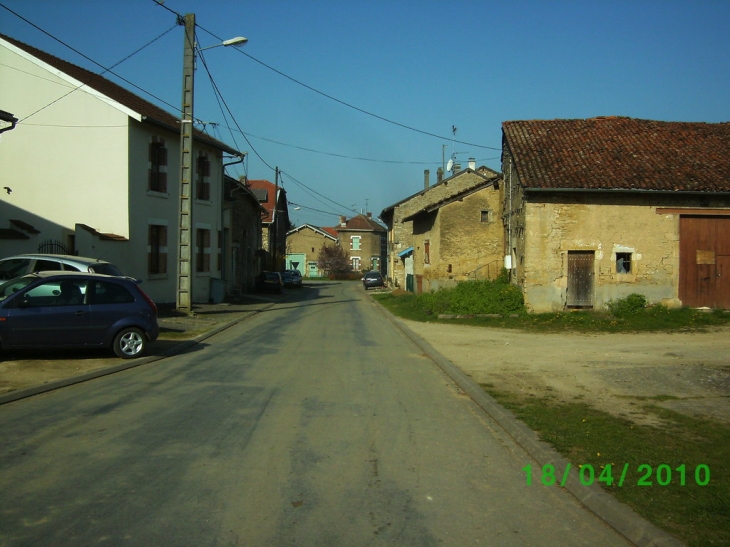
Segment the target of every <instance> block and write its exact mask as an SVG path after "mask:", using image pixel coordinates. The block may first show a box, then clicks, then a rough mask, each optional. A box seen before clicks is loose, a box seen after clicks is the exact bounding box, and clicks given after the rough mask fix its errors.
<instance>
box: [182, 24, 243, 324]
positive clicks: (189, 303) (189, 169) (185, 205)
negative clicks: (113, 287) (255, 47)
mask: <svg viewBox="0 0 730 547" xmlns="http://www.w3.org/2000/svg"><path fill="white" fill-rule="evenodd" d="M247 41H248V40H247V39H246V38H244V37H242V36H238V37H236V38H231V39H230V40H226V41H224V42H221V43H220V44H216V45H214V46H210V47H208V48H203V49H210V48H211V47H218V46H238V45H242V44H245V43H246V42H247ZM183 46H184V54H183V85H182V87H183V89H182V109H181V110H182V118H181V120H180V204H179V211H178V264H177V291H176V299H175V300H176V306H177V309H178V310H180V311H183V312H187V313H192V311H193V272H194V267H193V262H192V260H193V245H194V241H195V238H194V236H195V234H194V231H193V230H194V225H193V199H192V187H193V119H194V118H193V103H194V93H195V48H196V44H195V14H194V13H188V14H187V15H185V40H184V44H183Z"/></svg>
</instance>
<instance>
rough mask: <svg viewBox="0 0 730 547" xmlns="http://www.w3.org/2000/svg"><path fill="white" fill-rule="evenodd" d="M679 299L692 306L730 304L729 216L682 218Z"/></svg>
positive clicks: (722, 306)
mask: <svg viewBox="0 0 730 547" xmlns="http://www.w3.org/2000/svg"><path fill="white" fill-rule="evenodd" d="M678 292H679V299H680V300H681V301H682V304H683V305H685V306H691V307H693V308H698V307H705V306H706V307H709V308H724V309H728V308H730V218H728V217H711V216H682V217H680V219H679V291H678Z"/></svg>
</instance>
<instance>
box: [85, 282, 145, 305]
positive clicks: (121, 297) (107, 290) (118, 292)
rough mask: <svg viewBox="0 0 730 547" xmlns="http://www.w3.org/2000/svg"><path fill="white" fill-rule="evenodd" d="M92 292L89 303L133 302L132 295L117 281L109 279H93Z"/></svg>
mask: <svg viewBox="0 0 730 547" xmlns="http://www.w3.org/2000/svg"><path fill="white" fill-rule="evenodd" d="M92 287H93V294H92V295H91V297H90V299H89V300H90V301H89V304H91V305H92V306H94V305H101V304H131V303H132V302H134V296H132V295H131V293H130V292H129V291H128V290H127V289H125V288H124V287H122V286H121V285H119V284H117V283H110V282H109V281H95V282H94V284H93V285H92Z"/></svg>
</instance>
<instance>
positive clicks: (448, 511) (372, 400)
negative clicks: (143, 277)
mask: <svg viewBox="0 0 730 547" xmlns="http://www.w3.org/2000/svg"><path fill="white" fill-rule="evenodd" d="M0 431H1V432H2V433H1V437H0V439H1V441H0V442H1V445H0V493H1V495H0V546H3V547H10V546H17V545H33V546H54V547H60V546H64V545H69V546H79V545H84V546H86V545H89V546H90V545H112V546H116V545H130V546H140V545H145V546H155V545H159V546H163V545H164V546H177V545H180V546H196V547H202V546H206V545H220V546H228V545H246V546H256V547H258V546H273V547H280V546H285V545H297V546H307V545H311V546H317V547H324V546H332V547H343V546H357V547H360V546H369V545H373V546H375V545H395V546H419V547H429V546H435V545H446V546H457V547H464V546H467V545H490V546H499V545H508V546H512V545H540V546H549V545H561V546H568V545H576V546H577V545H580V546H583V545H587V544H592V545H602V546H611V545H626V543H625V542H624V541H623V540H622V539H621V538H620V537H619V536H618V535H617V534H616V533H615V532H614V531H613V530H612V529H610V528H608V527H607V526H606V525H604V524H603V523H601V522H600V521H599V520H598V519H597V518H596V517H595V516H593V515H592V514H591V513H589V512H587V511H586V510H585V509H583V508H582V506H580V504H579V503H578V502H577V501H576V500H575V499H574V498H573V497H571V496H570V495H569V494H567V493H566V492H564V491H562V490H560V489H559V488H557V487H545V486H542V485H541V484H539V481H535V480H534V478H533V484H532V485H530V486H527V485H526V480H525V472H524V471H523V468H524V467H525V466H527V465H528V464H531V465H532V466H533V468H536V467H537V465H536V464H535V462H534V461H533V460H531V459H530V457H529V456H528V455H527V454H526V453H525V452H524V451H523V449H522V448H520V447H519V446H518V445H516V444H515V443H514V442H513V441H512V439H511V438H510V437H509V436H508V435H506V434H505V433H504V431H503V430H502V429H500V427H499V426H497V425H496V424H495V423H494V422H493V421H492V420H491V419H490V418H489V417H487V416H486V414H484V413H483V411H482V410H481V409H480V408H479V407H477V406H476V405H475V404H474V403H473V402H472V400H471V399H470V398H469V397H467V396H466V395H464V394H463V392H461V391H460V390H459V389H458V388H457V387H456V386H455V385H454V384H453V383H452V382H451V381H450V380H449V379H448V377H447V376H446V375H445V374H444V373H443V372H442V371H441V369H439V368H438V367H437V366H435V364H434V363H433V362H432V361H431V360H430V359H429V358H428V357H427V356H425V355H424V354H423V353H422V352H421V350H419V349H418V347H417V346H416V345H414V344H413V343H412V342H411V341H410V339H408V338H406V337H405V336H404V335H403V334H402V333H401V332H400V331H399V330H397V329H395V328H394V327H393V325H392V324H391V323H390V322H389V321H388V320H387V319H386V318H385V316H384V315H383V314H382V313H381V312H380V310H379V309H378V308H377V307H376V306H375V305H374V304H373V303H371V302H370V301H369V299H368V298H366V297H365V295H364V294H363V291H362V288H361V287H360V286H359V285H357V284H352V283H346V284H336V283H332V284H319V285H317V286H314V287H307V288H305V289H303V290H302V291H301V292H300V293H298V294H297V295H296V296H295V298H294V299H290V300H289V301H287V302H282V303H280V304H277V305H276V306H275V307H273V308H271V309H269V310H268V311H265V312H262V313H259V314H258V315H257V316H256V317H254V318H252V319H249V320H246V321H244V322H242V323H240V324H238V325H236V326H234V327H231V328H230V329H228V330H226V331H224V332H222V333H219V334H217V335H215V336H214V337H212V338H209V339H208V340H206V342H205V343H203V344H199V345H197V346H195V347H194V348H192V349H191V350H190V351H188V352H187V353H183V354H181V355H178V356H175V357H171V358H168V359H164V360H161V361H157V362H154V363H151V364H148V365H145V366H142V367H138V368H134V369H130V370H128V371H125V372H121V373H118V374H114V375H111V376H107V377H103V378H99V379H96V380H93V381H90V382H86V383H83V384H79V385H75V386H71V387H68V388H64V389H61V390H58V391H54V392H50V393H46V394H43V395H39V396H36V397H32V398H29V399H25V400H21V401H17V402H14V403H10V404H6V405H3V406H2V407H0ZM533 473H534V472H533ZM536 482H537V484H536Z"/></svg>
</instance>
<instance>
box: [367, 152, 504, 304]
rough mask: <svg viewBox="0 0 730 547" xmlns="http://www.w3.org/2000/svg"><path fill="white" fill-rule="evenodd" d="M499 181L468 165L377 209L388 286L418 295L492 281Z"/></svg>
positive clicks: (498, 250) (498, 263) (499, 241)
mask: <svg viewBox="0 0 730 547" xmlns="http://www.w3.org/2000/svg"><path fill="white" fill-rule="evenodd" d="M500 182H501V178H500V175H499V173H497V172H495V171H492V170H491V169H489V168H487V167H484V166H482V167H479V168H476V165H475V164H473V163H472V164H471V165H470V166H469V167H467V168H466V169H464V170H459V171H458V172H456V173H454V174H453V175H452V176H450V177H448V178H446V179H443V178H441V177H440V175H439V180H438V181H437V183H436V184H434V185H433V186H429V181H428V172H426V173H425V176H424V189H423V190H421V191H420V192H417V193H416V194H413V195H411V196H409V197H407V198H405V199H403V200H401V201H399V202H398V203H395V204H393V205H390V206H389V207H386V208H385V209H383V211H382V212H381V214H380V218H381V219H382V220H383V221H384V222H385V224H386V226H387V227H388V270H389V277H390V279H391V283H393V285H394V286H396V287H402V288H405V289H407V290H409V291H412V292H416V293H421V292H423V291H431V290H437V289H439V288H441V287H446V286H451V285H454V284H455V283H456V282H458V281H464V280H468V279H490V278H494V277H496V275H497V274H498V273H499V272H500V271H501V269H502V266H503V245H504V243H503V237H504V232H503V229H502V222H501V216H502V214H501V207H502V203H501V193H500V188H501V187H500Z"/></svg>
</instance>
